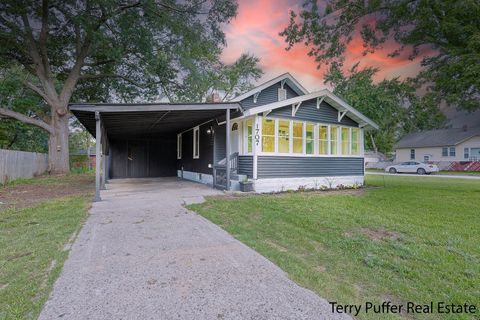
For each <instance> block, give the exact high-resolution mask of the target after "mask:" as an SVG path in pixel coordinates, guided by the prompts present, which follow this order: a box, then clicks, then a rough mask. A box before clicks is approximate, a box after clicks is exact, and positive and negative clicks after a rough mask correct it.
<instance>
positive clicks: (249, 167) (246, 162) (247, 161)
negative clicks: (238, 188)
mask: <svg viewBox="0 0 480 320" xmlns="http://www.w3.org/2000/svg"><path fill="white" fill-rule="evenodd" d="M238 173H239V174H245V175H247V177H249V178H252V177H253V156H238Z"/></svg>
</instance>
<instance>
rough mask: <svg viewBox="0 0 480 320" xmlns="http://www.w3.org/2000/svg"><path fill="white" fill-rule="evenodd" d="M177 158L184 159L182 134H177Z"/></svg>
mask: <svg viewBox="0 0 480 320" xmlns="http://www.w3.org/2000/svg"><path fill="white" fill-rule="evenodd" d="M177 159H182V134H181V133H180V134H177Z"/></svg>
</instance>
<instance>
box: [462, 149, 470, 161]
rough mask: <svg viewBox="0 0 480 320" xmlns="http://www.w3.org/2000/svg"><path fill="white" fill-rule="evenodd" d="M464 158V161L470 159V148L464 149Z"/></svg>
mask: <svg viewBox="0 0 480 320" xmlns="http://www.w3.org/2000/svg"><path fill="white" fill-rule="evenodd" d="M463 158H464V159H468V158H470V152H469V149H468V148H464V149H463Z"/></svg>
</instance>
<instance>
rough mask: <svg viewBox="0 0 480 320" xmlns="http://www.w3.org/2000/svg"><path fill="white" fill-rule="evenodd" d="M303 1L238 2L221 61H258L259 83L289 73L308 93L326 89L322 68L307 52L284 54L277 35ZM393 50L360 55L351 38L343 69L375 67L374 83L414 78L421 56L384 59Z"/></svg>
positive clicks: (388, 45) (358, 43) (387, 47)
mask: <svg viewBox="0 0 480 320" xmlns="http://www.w3.org/2000/svg"><path fill="white" fill-rule="evenodd" d="M302 2H303V1H302V0H297V1H295V0H258V1H255V0H238V3H239V8H238V15H237V17H236V18H235V19H234V20H233V21H232V22H231V23H230V24H229V25H227V26H226V27H225V30H224V31H225V34H226V38H227V47H226V48H225V50H224V52H223V56H222V60H223V61H224V62H226V63H232V62H234V61H235V60H236V59H237V58H238V57H239V56H240V54H242V53H251V54H254V55H255V56H257V57H259V58H260V66H261V67H262V69H263V71H264V72H265V74H264V76H263V78H262V79H261V80H260V81H259V82H260V83H261V82H263V81H266V80H268V79H271V78H273V77H275V76H278V75H280V74H282V73H284V72H290V73H291V74H292V75H293V76H294V77H295V78H296V79H297V80H299V81H300V82H301V83H302V84H303V85H304V86H305V87H306V88H307V89H308V90H309V91H316V90H319V89H322V88H325V84H324V83H323V75H324V73H325V70H326V69H325V66H322V67H321V68H320V69H317V64H316V63H315V61H314V58H313V57H309V56H307V52H308V48H307V47H305V46H304V45H303V44H297V45H295V46H294V48H293V49H291V50H290V51H286V50H285V48H286V47H287V44H286V43H285V41H284V39H283V38H282V37H281V36H279V33H280V32H281V31H282V30H284V29H285V27H286V26H287V25H288V21H289V11H290V10H294V11H296V12H298V10H299V9H300V7H301V3H302ZM394 46H395V43H394V42H393V41H391V42H389V43H386V44H385V46H384V48H383V49H382V50H380V51H377V52H375V53H374V54H369V55H367V56H363V55H362V51H363V46H362V41H361V39H359V38H358V37H354V39H353V40H352V42H351V43H350V45H349V46H348V48H347V52H346V57H345V58H346V60H345V67H347V68H348V67H350V66H352V65H353V64H354V63H356V62H360V67H366V66H370V67H376V68H379V70H380V71H379V72H378V74H377V76H376V80H382V79H384V78H387V79H391V78H394V77H401V78H404V77H409V76H415V75H416V74H417V73H418V71H419V70H420V60H421V56H420V57H417V59H416V60H414V61H412V60H409V59H408V52H405V53H403V54H401V55H400V56H398V57H395V58H390V57H388V56H387V54H388V53H389V52H391V51H392V48H393V47H394Z"/></svg>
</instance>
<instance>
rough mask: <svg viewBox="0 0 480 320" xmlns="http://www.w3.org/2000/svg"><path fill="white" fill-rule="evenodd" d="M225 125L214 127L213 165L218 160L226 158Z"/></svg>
mask: <svg viewBox="0 0 480 320" xmlns="http://www.w3.org/2000/svg"><path fill="white" fill-rule="evenodd" d="M225 127H226V126H225V125H222V126H218V125H216V126H215V127H214V130H215V163H218V162H219V161H220V160H222V159H224V158H226V156H227V145H226V143H225V141H226V136H225V134H226V132H225Z"/></svg>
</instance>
